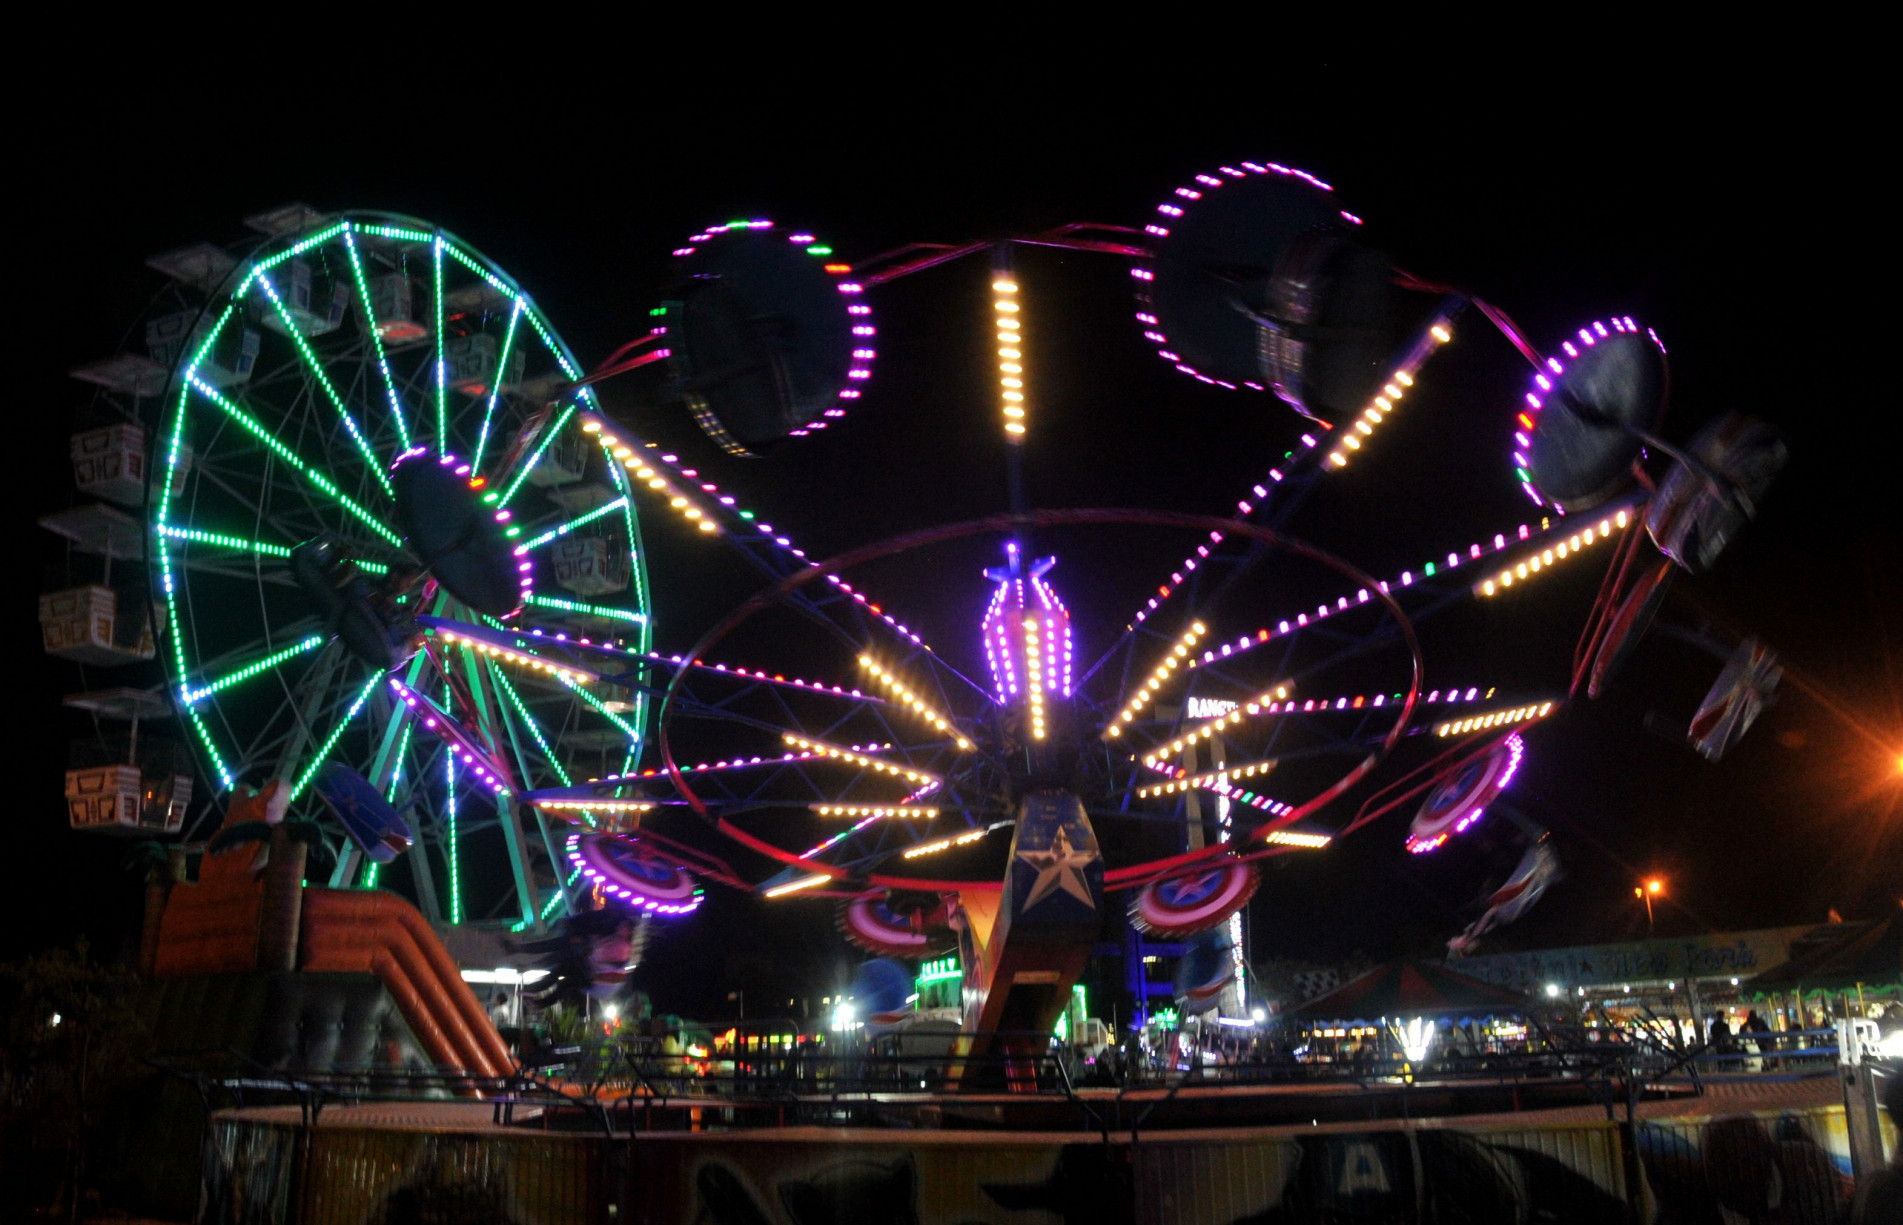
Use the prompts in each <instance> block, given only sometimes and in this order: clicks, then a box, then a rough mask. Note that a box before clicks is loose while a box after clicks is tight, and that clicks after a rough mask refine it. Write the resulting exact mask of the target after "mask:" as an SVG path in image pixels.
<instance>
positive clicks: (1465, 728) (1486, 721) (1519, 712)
mask: <svg viewBox="0 0 1903 1225" xmlns="http://www.w3.org/2000/svg"><path fill="white" fill-rule="evenodd" d="M1552 712H1553V703H1551V702H1539V703H1536V704H1534V705H1531V706H1516V707H1514V708H1513V709H1512V710H1496V711H1494V712H1492V713H1491V714H1485V715H1472V716H1470V717H1468V718H1465V719H1453V720H1450V721H1448V722H1446V723H1436V724H1435V725H1434V734H1435V735H1436V736H1464V735H1466V734H1467V733H1468V732H1479V731H1485V730H1486V729H1487V728H1489V727H1501V726H1504V725H1506V724H1508V723H1525V722H1527V721H1528V720H1531V719H1544V718H1545V717H1546V716H1547V715H1549V714H1551V713H1552Z"/></svg>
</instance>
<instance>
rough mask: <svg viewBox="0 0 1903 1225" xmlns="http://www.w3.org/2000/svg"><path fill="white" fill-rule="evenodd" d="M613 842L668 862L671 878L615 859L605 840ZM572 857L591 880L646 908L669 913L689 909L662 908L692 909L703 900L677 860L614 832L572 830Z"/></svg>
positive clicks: (649, 858) (658, 862)
mask: <svg viewBox="0 0 1903 1225" xmlns="http://www.w3.org/2000/svg"><path fill="white" fill-rule="evenodd" d="M605 841H612V842H613V843H614V844H617V845H620V846H625V847H629V848H631V849H633V850H634V851H635V854H636V855H637V856H638V857H639V858H642V859H643V860H646V861H649V862H652V863H654V864H656V865H665V866H666V867H667V868H668V869H669V870H670V871H671V873H672V876H673V879H672V880H671V881H666V882H661V881H658V880H649V879H646V878H644V877H642V876H640V875H638V874H636V873H635V872H633V871H630V870H629V869H628V868H627V867H626V866H625V865H623V864H621V863H618V862H616V860H615V859H614V857H613V856H611V855H609V854H607V853H606V852H605V851H604V850H603V843H604V842H605ZM569 848H570V849H569V861H570V862H571V863H574V864H575V865H576V866H578V867H580V868H581V870H582V872H583V873H584V874H585V875H586V876H588V877H589V878H590V879H591V880H594V881H597V882H599V883H601V884H603V885H605V886H608V887H610V888H611V889H612V890H613V891H614V892H615V893H617V894H618V895H619V896H620V897H621V898H623V899H624V900H626V901H629V902H632V903H633V904H635V905H637V906H640V907H642V908H643V909H647V910H655V911H660V912H662V913H667V914H684V913H686V910H681V909H666V910H662V908H664V907H665V908H678V907H683V906H684V907H686V908H687V910H691V909H693V908H694V907H696V906H698V905H699V904H700V903H699V901H698V898H699V897H700V895H701V891H700V887H699V886H698V885H697V884H695V882H694V878H693V876H691V875H690V874H689V873H688V872H687V871H686V869H684V868H682V867H680V866H679V865H678V864H673V863H670V862H668V861H667V860H664V859H662V858H661V857H660V856H657V855H653V854H652V853H650V852H648V851H647V850H646V849H645V848H642V847H639V845H638V844H637V843H633V842H630V841H628V840H627V839H624V838H620V837H617V836H616V835H614V834H600V833H593V834H571V835H569Z"/></svg>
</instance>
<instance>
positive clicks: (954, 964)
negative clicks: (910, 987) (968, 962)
mask: <svg viewBox="0 0 1903 1225" xmlns="http://www.w3.org/2000/svg"><path fill="white" fill-rule="evenodd" d="M963 977H964V971H963V970H961V969H959V968H958V958H956V957H940V958H939V959H937V960H936V961H928V962H926V963H925V964H924V965H922V966H920V967H919V968H918V985H919V986H921V987H922V986H924V985H925V984H926V983H936V982H943V981H945V980H946V979H948V978H963Z"/></svg>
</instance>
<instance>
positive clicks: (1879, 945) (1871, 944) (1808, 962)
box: [1744, 911, 1903, 994]
mask: <svg viewBox="0 0 1903 1225" xmlns="http://www.w3.org/2000/svg"><path fill="white" fill-rule="evenodd" d="M1833 926H1836V927H1838V930H1839V931H1840V932H1841V935H1840V936H1839V937H1838V938H1837V939H1834V940H1830V941H1828V942H1820V943H1818V944H1817V945H1815V946H1813V947H1811V948H1808V949H1796V948H1794V949H1793V950H1792V951H1791V958H1790V960H1789V961H1786V962H1785V963H1784V964H1782V965H1777V966H1772V967H1771V968H1770V969H1768V970H1766V971H1765V972H1764V973H1762V974H1759V975H1757V976H1755V977H1753V978H1750V979H1747V980H1745V983H1744V990H1745V991H1748V992H1757V993H1760V994H1768V993H1770V992H1784V991H1849V990H1853V989H1855V988H1856V987H1858V986H1860V985H1861V986H1864V987H1882V986H1895V985H1898V984H1903V911H1898V912H1897V913H1896V914H1893V915H1891V916H1890V917H1889V918H1888V919H1887V920H1885V921H1883V922H1881V923H1870V924H1857V925H1855V926H1852V925H1851V924H1848V923H1845V924H1841V925H1833ZM1812 934H1813V935H1817V934H1820V933H1812ZM1821 934H1824V935H1829V934H1831V933H1830V930H1829V929H1824V930H1823V932H1822V933H1821ZM1805 939H1806V942H1808V940H1809V939H1810V937H1808V936H1807V937H1806V938H1805Z"/></svg>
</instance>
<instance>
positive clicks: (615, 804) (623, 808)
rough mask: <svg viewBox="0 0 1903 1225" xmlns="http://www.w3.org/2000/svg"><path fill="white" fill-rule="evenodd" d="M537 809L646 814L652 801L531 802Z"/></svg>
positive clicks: (651, 805) (651, 806)
mask: <svg viewBox="0 0 1903 1225" xmlns="http://www.w3.org/2000/svg"><path fill="white" fill-rule="evenodd" d="M530 802H531V803H533V804H534V805H535V806H536V807H537V808H543V809H549V810H551V811H574V812H589V811H593V812H646V811H648V810H649V809H650V808H653V807H654V801H653V800H532V801H530Z"/></svg>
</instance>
